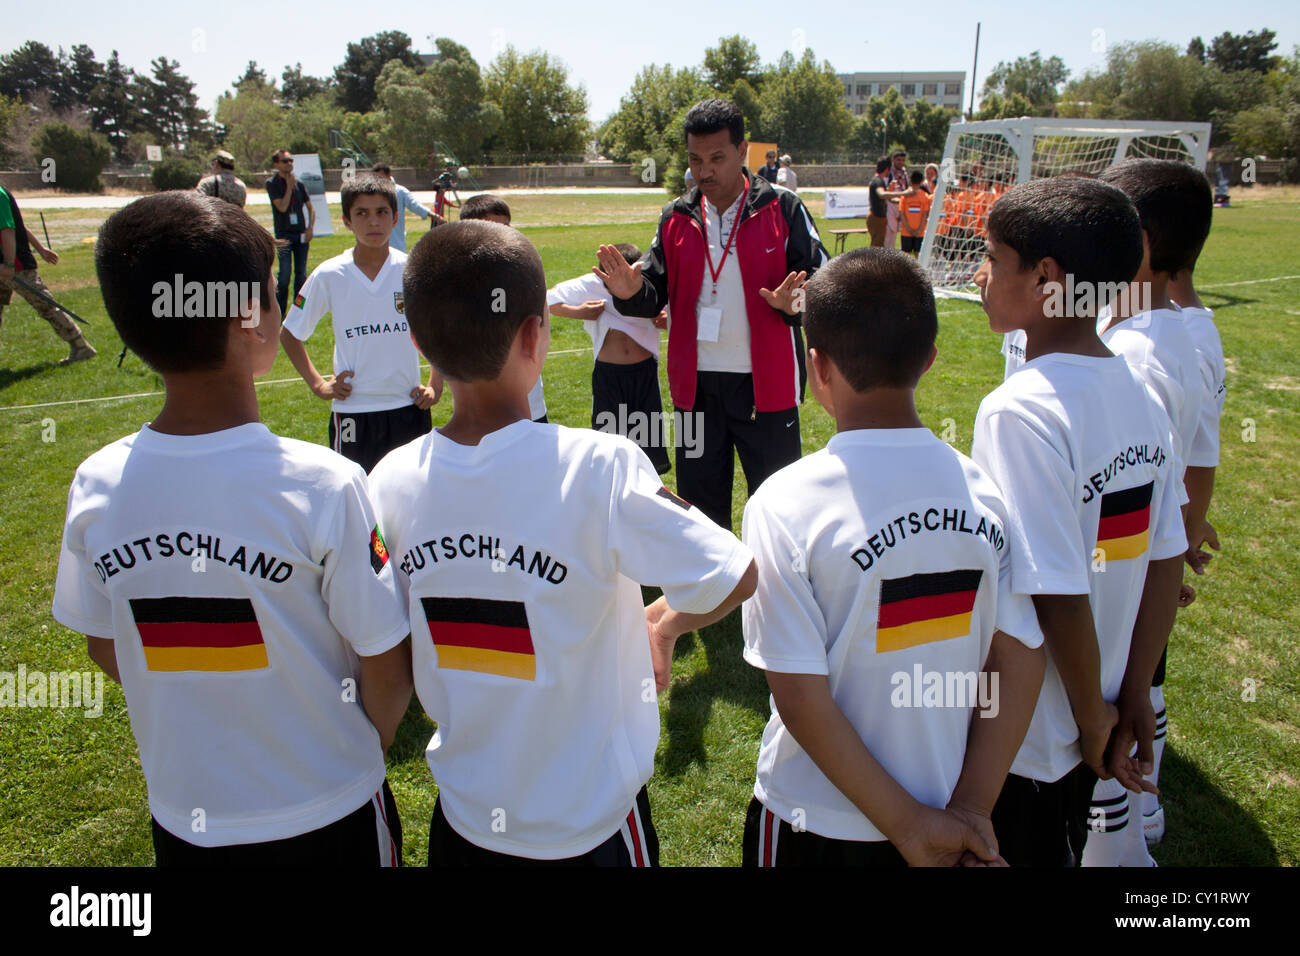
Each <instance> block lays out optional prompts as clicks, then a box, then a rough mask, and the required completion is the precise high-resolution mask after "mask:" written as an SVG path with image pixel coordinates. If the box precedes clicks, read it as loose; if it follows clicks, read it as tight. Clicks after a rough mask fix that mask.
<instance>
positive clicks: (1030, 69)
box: [981, 50, 1070, 116]
mask: <svg viewBox="0 0 1300 956" xmlns="http://www.w3.org/2000/svg"><path fill="white" fill-rule="evenodd" d="M1069 75H1070V71H1069V70H1067V69H1066V68H1065V61H1063V60H1062V59H1061V58H1060V57H1059V56H1053V57H1049V58H1048V59H1047V60H1044V59H1043V58H1042V56H1041V55H1040V54H1039V52H1038V51H1037V50H1035V51H1034V52H1033V53H1031V54H1029V56H1022V57H1019V58H1017V59H1016V60H1015V62H1013V63H1006V62H1002V63H999V64H998V65H997V66H995V67H994V68H993V69H992V71H991V72H990V73H989V75H988V76H987V77H986V78H985V80H984V90H983V92H982V94H981V95H982V96H991V95H993V94H995V93H996V94H998V95H999V96H1000V97H1001V98H1002V100H1003V101H1004V102H1005V101H1006V100H1007V98H1008V97H1010V96H1011V95H1012V94H1015V93H1019V94H1020V95H1021V96H1022V97H1024V98H1025V99H1026V100H1028V101H1029V103H1030V109H1029V111H1028V112H1027V113H1025V114H1023V115H1026V116H1050V115H1051V114H1052V111H1053V108H1054V107H1055V106H1056V101H1057V100H1058V99H1059V98H1060V87H1061V85H1062V84H1063V83H1064V82H1065V81H1066V79H1067V78H1068V77H1069ZM982 112H983V111H982V110H981V113H982ZM1017 115H1020V114H1017Z"/></svg>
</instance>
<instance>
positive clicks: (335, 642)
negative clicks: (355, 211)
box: [54, 192, 411, 866]
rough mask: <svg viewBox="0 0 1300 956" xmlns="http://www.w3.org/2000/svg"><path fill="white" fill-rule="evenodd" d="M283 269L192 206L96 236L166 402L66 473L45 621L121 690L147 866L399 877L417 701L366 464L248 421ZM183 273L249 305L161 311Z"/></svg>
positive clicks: (200, 202)
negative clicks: (326, 869) (392, 758)
mask: <svg viewBox="0 0 1300 956" xmlns="http://www.w3.org/2000/svg"><path fill="white" fill-rule="evenodd" d="M273 254H274V248H273V246H272V243H271V239H270V237H269V236H268V235H267V233H266V231H265V230H264V229H262V228H261V227H260V226H258V225H257V223H255V222H254V221H253V220H252V219H251V218H249V216H248V215H246V214H245V213H244V212H243V210H241V209H239V208H237V207H235V206H232V205H230V204H229V203H224V202H221V201H220V200H218V199H215V198H211V197H204V196H199V195H198V194H196V193H189V192H168V193H160V194H158V195H156V196H147V197H145V198H143V199H138V200H136V201H135V202H133V203H131V204H130V205H129V206H127V207H126V208H124V209H123V210H121V211H120V212H117V213H115V214H114V215H112V216H111V217H109V219H108V221H107V222H105V223H104V226H103V228H102V229H101V230H100V233H99V240H98V242H97V243H96V245H95V265H96V270H97V273H98V277H99V283H100V289H101V291H102V293H103V296H104V302H105V305H106V306H107V309H108V313H109V316H110V318H112V320H113V324H114V325H115V326H116V327H117V330H118V332H119V334H120V335H121V336H122V340H123V342H124V343H126V344H127V345H128V346H129V347H130V348H131V350H132V351H134V352H135V353H136V354H137V355H139V356H140V357H141V358H142V359H143V360H144V361H145V362H146V363H147V364H148V365H149V366H150V367H151V368H153V369H154V370H156V371H157V372H159V373H160V374H161V375H162V377H163V382H164V385H165V387H166V392H167V397H166V400H165V402H164V404H163V408H162V411H160V412H159V413H158V415H157V416H156V417H155V418H154V420H153V421H152V422H150V423H149V424H147V425H145V426H144V427H143V428H141V429H140V431H139V432H137V433H136V434H134V435H130V436H128V437H126V438H123V439H121V440H120V441H117V442H114V443H113V444H111V445H108V446H106V447H105V448H103V449H102V450H100V451H98V452H96V453H95V454H94V455H92V456H90V457H89V458H87V459H86V461H84V462H83V463H82V464H81V467H79V468H78V469H77V475H76V478H75V479H74V480H73V483H72V488H71V491H70V492H69V494H68V514H67V524H66V526H65V528H64V534H63V547H62V551H61V554H60V557H59V571H58V579H57V581H56V583H55V588H54V617H55V618H56V619H57V620H58V621H59V622H60V623H62V624H64V625H66V626H67V627H69V628H72V629H73V630H76V631H80V632H82V633H84V634H86V635H87V637H86V641H87V647H88V649H89V652H90V656H91V658H92V659H93V660H94V661H95V662H96V663H97V664H99V666H100V667H102V668H103V669H104V671H105V672H106V673H107V674H108V675H109V677H110V678H112V679H114V680H117V681H120V682H121V684H122V689H123V691H124V693H125V695H126V704H127V710H128V712H129V714H130V719H131V729H132V731H133V732H134V734H135V738H136V743H137V745H138V747H139V752H140V763H141V766H142V767H143V770H144V776H145V781H146V783H147V785H148V792H149V809H150V811H151V813H152V815H153V841H154V849H155V852H156V856H157V862H158V864H159V865H160V866H168V865H180V866H224V865H238V866H339V865H344V864H346V865H369V866H375V865H381V864H382V865H390V866H391V865H397V864H398V863H399V861H400V859H401V825H400V822H399V821H398V818H397V814H396V808H395V807H394V805H393V800H392V794H391V793H390V792H389V789H388V785H387V783H386V782H385V779H384V777H385V771H384V748H386V747H387V746H388V744H389V743H391V741H392V739H393V735H394V733H395V732H396V729H397V725H398V723H399V721H400V720H401V718H402V715H403V714H404V713H405V711H406V706H407V704H408V703H409V702H410V697H411V671H410V666H411V665H410V649H409V646H408V645H407V643H406V636H407V633H408V631H409V624H408V622H407V621H406V619H405V616H404V615H403V613H402V608H401V604H400V603H399V602H400V598H399V597H398V592H397V586H396V583H395V581H394V572H393V569H392V567H391V566H390V564H389V562H388V555H387V552H386V551H385V550H384V545H383V539H382V538H381V537H380V536H379V533H378V528H377V524H376V522H375V517H374V513H373V510H372V508H371V505H370V500H369V496H368V493H367V490H366V481H365V476H364V475H363V473H362V471H361V469H360V468H358V467H357V466H356V465H355V464H352V463H351V462H348V461H345V460H344V459H343V458H340V457H339V456H338V455H336V454H334V453H333V452H332V451H329V450H328V449H326V448H322V447H321V446H319V445H312V444H308V443H306V442H300V441H294V440H292V439H286V438H279V437H277V436H275V435H273V434H271V433H270V432H269V431H267V429H266V426H264V425H262V424H261V423H260V422H259V420H258V407H257V395H256V392H255V391H254V388H253V379H254V377H255V376H258V375H264V374H265V373H266V372H267V371H268V370H269V369H270V368H271V364H272V363H273V362H274V360H275V355H276V350H277V348H278V345H279V343H278V333H279V329H280V310H279V307H278V305H277V304H276V301H275V297H274V295H273V291H272V284H271V276H270V270H271V261H272V258H273ZM178 275H179V276H181V277H183V281H184V282H185V284H186V287H187V288H188V286H189V284H190V283H191V282H200V283H220V284H222V286H223V287H224V288H229V287H230V286H235V287H237V288H238V289H239V290H240V291H239V293H238V297H239V301H238V302H235V301H232V300H229V299H227V300H226V303H225V304H224V305H222V306H221V307H220V310H219V311H218V312H217V313H216V314H209V315H204V316H198V317H189V316H176V317H174V318H172V317H167V318H165V319H161V320H160V319H158V318H152V316H154V315H155V313H154V311H152V308H151V306H152V305H153V304H154V302H155V301H156V298H155V291H154V288H155V283H158V282H161V283H164V284H167V285H170V284H171V282H172V280H173V277H174V276H178ZM177 281H178V282H179V281H181V280H177ZM208 301H212V299H211V298H210V299H209V300H208ZM250 313H251V316H250ZM349 688H351V689H350V690H349Z"/></svg>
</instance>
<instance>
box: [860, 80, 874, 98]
mask: <svg viewBox="0 0 1300 956" xmlns="http://www.w3.org/2000/svg"><path fill="white" fill-rule="evenodd" d="M870 95H871V84H869V83H859V84H858V96H870Z"/></svg>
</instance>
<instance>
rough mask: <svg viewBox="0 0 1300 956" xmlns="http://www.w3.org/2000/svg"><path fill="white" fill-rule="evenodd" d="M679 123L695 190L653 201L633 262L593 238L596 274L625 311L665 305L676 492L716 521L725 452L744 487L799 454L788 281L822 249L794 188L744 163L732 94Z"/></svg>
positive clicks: (813, 263) (726, 503) (799, 340)
mask: <svg viewBox="0 0 1300 956" xmlns="http://www.w3.org/2000/svg"><path fill="white" fill-rule="evenodd" d="M685 127H686V143H687V150H688V156H689V160H690V167H691V172H692V173H693V174H694V176H695V180H696V183H697V185H696V187H695V188H694V189H692V190H691V191H690V192H689V193H687V195H685V196H683V197H681V198H680V199H676V200H674V201H672V202H670V203H668V204H667V205H666V206H665V207H664V210H663V213H662V215H661V216H660V218H659V229H658V232H657V233H656V235H655V239H654V242H653V244H652V245H651V247H650V250H649V251H648V252H647V253H646V254H645V256H644V257H642V259H641V261H640V262H638V263H636V265H635V266H628V265H627V263H626V262H625V261H624V260H623V259H622V257H621V256H620V255H619V254H618V252H617V250H615V249H614V248H613V247H612V246H602V247H601V249H600V252H599V253H598V258H599V260H600V263H601V265H600V268H598V269H597V270H596V272H597V274H598V275H599V276H600V277H601V278H602V279H604V280H605V284H606V286H607V287H608V288H609V290H610V292H611V294H612V295H613V296H614V300H615V306H616V307H617V308H618V310H619V311H620V312H622V313H624V314H625V315H635V316H645V317H653V316H655V315H657V314H658V313H659V311H660V309H662V308H663V307H664V306H665V305H667V306H668V309H669V314H670V316H671V325H670V327H669V333H668V386H669V391H670V392H671V395H672V400H673V406H674V408H675V409H676V410H677V411H678V412H680V413H682V414H686V413H691V416H692V417H691V421H690V423H688V424H685V425H681V424H679V425H678V426H677V429H676V430H677V434H676V435H675V436H674V437H675V445H676V468H677V491H678V494H679V495H681V497H683V498H685V499H686V500H687V501H689V502H691V503H692V504H694V505H696V506H697V507H698V508H699V509H700V510H701V511H703V512H704V513H705V514H706V515H708V516H709V517H710V518H712V519H713V520H714V521H715V522H717V523H718V524H720V525H722V526H723V527H730V526H731V485H732V467H733V466H732V462H733V449H734V450H735V452H738V453H739V455H740V464H741V467H742V468H743V469H744V472H745V479H746V482H747V484H748V486H749V492H750V493H751V494H752V493H753V492H754V490H755V489H756V488H757V487H758V486H759V485H760V484H761V483H762V482H763V480H764V479H765V478H767V476H768V475H770V474H772V473H773V472H775V471H777V470H778V469H780V468H782V467H784V466H785V465H787V464H789V463H790V462H792V461H795V460H797V459H798V458H799V456H800V445H799V407H798V406H799V401H800V399H801V397H802V392H803V382H802V380H801V379H802V372H803V361H802V360H803V355H802V352H803V336H802V333H801V330H800V328H799V326H800V319H799V314H798V313H799V306H800V305H801V300H802V293H801V292H800V286H802V284H803V282H804V281H805V280H806V279H807V277H808V276H809V275H811V274H812V273H813V272H814V271H815V270H816V269H817V268H818V267H819V266H821V265H822V264H824V263H825V262H826V261H827V260H828V258H829V257H828V256H827V254H826V249H825V247H824V246H823V245H822V243H821V239H820V238H819V237H818V235H817V228H816V226H815V225H814V224H813V221H812V216H811V215H809V213H808V210H807V209H806V208H805V207H804V205H803V203H802V202H801V201H800V199H799V197H798V196H797V195H795V194H794V193H792V192H790V191H789V190H786V189H782V188H778V187H774V186H772V185H771V184H770V183H768V182H767V181H766V180H765V179H763V178H762V177H760V176H754V175H751V174H750V173H749V171H748V170H746V169H745V167H744V165H743V162H744V156H745V151H746V144H745V142H744V132H743V118H742V116H741V113H740V110H739V109H738V108H737V107H736V106H735V105H734V104H732V103H729V102H727V101H725V100H705V101H703V102H701V103H697V104H696V105H695V106H694V107H692V108H691V110H690V112H689V113H688V114H687V117H686V124H685ZM746 344H747V347H746ZM691 428H693V429H694V430H693V431H691ZM687 440H692V441H693V444H686V442H687Z"/></svg>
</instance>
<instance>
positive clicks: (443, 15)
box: [0, 0, 1300, 122]
mask: <svg viewBox="0 0 1300 956" xmlns="http://www.w3.org/2000/svg"><path fill="white" fill-rule="evenodd" d="M15 2H21V0H15ZM850 7H851V8H854V9H855V11H866V10H867V9H868V8H867V7H866V5H865V4H862V3H861V2H860V0H848V2H845V0H837V2H830V0H803V2H796V3H790V2H774V0H767V2H761V3H756V2H753V0H745V2H743V3H734V4H719V3H710V4H701V3H685V2H682V0H660V2H651V0H645V2H633V3H629V2H627V0H623V2H620V3H609V4H597V3H591V2H584V3H574V2H546V0H540V2H539V0H527V2H525V0H495V2H494V0H487V2H480V3H459V4H446V3H438V4H434V3H430V2H428V0H390V2H388V3H376V4H374V5H373V6H372V5H370V4H366V3H357V2H355V0H350V2H344V0H319V2H316V3H289V4H280V3H266V2H251V0H229V2H225V3H221V2H212V3H207V4H202V5H199V4H193V3H183V2H182V3H178V2H175V0H171V2H163V0H127V2H113V0H107V2H105V0H64V2H58V3H43V4H42V3H34V2H33V3H24V4H23V9H22V16H21V17H7V18H6V22H5V28H4V33H3V36H2V38H0V52H8V51H9V50H11V49H13V48H14V47H16V46H19V45H21V44H22V43H23V42H25V41H27V40H39V41H41V42H42V43H45V44H47V45H48V46H50V47H51V48H57V47H58V46H60V45H62V46H63V47H64V48H65V49H66V48H70V47H71V46H73V45H74V44H77V43H86V44H88V45H89V46H90V47H91V48H92V49H93V50H94V51H95V54H96V56H97V57H98V58H99V59H100V60H104V59H107V57H108V55H109V53H110V51H112V50H113V49H116V50H117V51H118V53H119V55H120V56H121V58H122V61H123V63H125V64H126V65H128V66H131V67H134V68H135V69H136V71H137V72H145V73H147V72H148V70H149V61H150V60H151V59H153V58H154V57H156V56H160V55H161V56H167V57H169V58H171V59H175V60H179V61H180V64H181V68H182V70H183V71H184V72H185V73H186V74H187V75H188V76H189V77H190V78H191V79H193V80H194V81H195V83H196V84H197V89H198V93H199V96H200V101H201V105H202V106H203V107H204V108H206V109H208V110H212V109H213V108H214V104H215V101H216V98H217V96H218V95H219V94H220V93H221V92H222V91H223V90H225V89H228V88H229V86H230V84H231V83H232V82H233V81H234V79H235V78H236V77H237V76H239V75H240V74H241V73H242V72H243V69H244V66H245V64H246V63H247V62H248V61H249V60H250V59H252V60H256V61H257V62H258V64H259V65H260V66H261V67H262V68H263V69H264V70H266V71H267V73H268V74H270V75H272V76H275V77H277V78H278V77H279V74H280V71H281V70H282V69H283V68H284V66H285V65H286V64H292V63H296V62H299V61H301V62H302V65H303V69H304V71H305V72H307V73H310V74H313V75H317V76H320V75H326V74H329V73H332V71H333V68H334V67H335V66H336V65H337V64H338V63H340V62H342V60H343V56H344V53H345V51H346V47H347V43H348V41H349V40H358V39H360V38H361V37H363V36H367V35H370V34H373V33H377V32H379V31H381V30H390V29H394V30H402V31H404V32H406V33H407V34H408V35H410V37H411V39H412V40H413V42H414V46H415V48H416V49H417V50H419V51H420V52H429V51H431V50H432V49H433V44H432V42H431V40H430V39H429V36H430V34H433V35H434V36H449V37H451V38H452V39H454V40H456V41H457V42H459V43H462V44H464V45H465V46H466V47H468V48H469V50H470V52H471V53H472V54H473V55H474V57H475V59H477V60H478V62H479V64H480V66H487V64H488V63H489V62H490V61H491V60H492V58H493V57H494V55H495V53H496V51H497V50H499V49H500V48H502V47H504V46H505V45H506V44H513V45H514V46H515V47H517V48H519V49H521V50H532V49H537V48H541V49H543V50H546V51H547V52H549V53H551V54H552V55H554V56H558V57H559V58H560V59H561V60H563V61H564V62H565V64H566V65H567V66H568V68H569V70H570V79H571V81H572V82H577V83H581V84H583V85H584V86H585V87H586V90H587V94H588V99H589V103H590V107H591V109H590V115H591V117H592V119H593V120H595V121H597V122H599V121H601V120H603V119H604V118H605V117H606V116H608V115H609V114H610V113H611V112H613V111H614V110H615V109H616V108H617V107H618V101H619V98H620V97H621V96H622V95H623V94H624V93H625V92H626V91H627V89H628V87H629V85H630V84H631V82H632V78H633V77H634V76H635V75H636V73H637V71H638V70H639V69H640V68H641V67H642V66H644V65H646V64H648V63H665V62H668V63H672V64H673V65H674V66H691V65H697V64H698V63H699V62H700V60H701V58H702V57H703V54H704V50H705V49H706V48H707V47H709V46H711V45H713V44H714V43H716V42H717V39H718V38H719V37H721V36H728V35H730V34H733V33H740V34H743V35H745V36H747V37H749V39H751V40H752V41H753V42H754V43H755V44H756V45H757V47H758V52H759V54H760V55H761V56H762V58H763V60H764V61H765V62H768V61H775V60H776V59H777V58H778V57H780V55H781V53H782V52H783V51H784V50H787V49H793V48H794V47H795V46H796V45H797V44H798V42H799V40H800V39H801V38H802V41H803V43H804V44H806V45H807V46H809V47H811V48H812V49H813V51H814V52H815V53H816V54H817V56H818V58H819V59H826V60H829V61H830V62H831V63H832V64H833V65H834V67H835V69H836V70H837V71H838V72H841V73H850V72H856V71H859V70H908V69H911V70H921V69H924V70H962V71H964V72H966V73H967V74H969V72H970V68H971V53H972V49H973V46H974V40H975V21H976V19H977V17H978V18H979V19H981V20H982V22H983V28H982V31H981V36H980V53H979V70H978V74H977V84H980V83H982V82H983V79H984V76H985V75H986V74H987V72H988V70H989V69H990V68H991V67H993V66H994V65H995V64H996V63H997V62H998V61H999V60H1006V59H1014V58H1015V57H1017V56H1022V55H1025V54H1027V53H1029V52H1031V51H1033V50H1040V51H1041V52H1042V54H1043V55H1044V56H1045V57H1046V56H1053V55H1054V56H1059V57H1061V58H1062V59H1063V60H1064V61H1065V63H1066V65H1067V66H1068V67H1069V68H1070V71H1071V75H1072V76H1077V75H1081V74H1082V73H1084V72H1086V71H1087V70H1088V69H1089V68H1092V67H1096V66H1099V65H1101V64H1103V63H1104V60H1105V57H1104V54H1103V53H1100V52H1096V50H1095V47H1097V46H1100V45H1101V43H1122V42H1126V41H1131V40H1145V39H1160V40H1165V41H1168V42H1171V43H1174V44H1176V45H1177V46H1178V47H1179V48H1180V49H1181V48H1184V47H1185V46H1186V44H1187V41H1188V40H1190V39H1191V38H1192V37H1193V36H1197V35H1199V36H1201V37H1203V38H1204V39H1205V41H1206V43H1207V45H1208V43H1209V41H1210V39H1211V38H1212V37H1214V36H1216V35H1217V34H1219V33H1222V32H1223V31H1225V30H1230V31H1232V32H1233V33H1245V32H1246V31H1247V30H1255V31H1258V30H1260V29H1262V28H1269V29H1271V30H1274V31H1275V32H1276V33H1277V39H1278V50H1277V51H1276V52H1279V53H1283V54H1290V52H1291V50H1292V47H1293V46H1295V45H1296V44H1297V43H1300V13H1297V10H1300V5H1297V4H1296V3H1295V0H1252V2H1250V3H1231V4H1229V3H1223V2H1222V0H1219V2H1211V0H1148V2H1133V0H1124V2H1120V0H1099V2H1094V3H1091V4H1082V3H1060V2H1052V0H1046V2H1035V3H1028V2H1021V0H1017V2H994V3H990V4H984V5H981V4H973V3H962V2H957V0H924V2H899V0H895V2H892V3H879V4H874V5H873V6H872V7H871V8H870V9H872V10H877V11H879V12H878V13H874V14H873V13H868V12H853V13H849V12H847V10H848V9H849V8H850ZM981 7H982V8H983V9H982V12H980V13H978V14H977V13H976V12H975V11H977V10H980V9H981ZM899 11H912V12H914V14H915V16H913V17H911V18H909V17H906V16H900V15H899ZM1097 31H1101V32H1097ZM918 33H919V34H920V35H921V36H922V37H923V39H924V42H923V44H922V45H920V46H918V45H916V44H915V43H908V42H905V41H904V39H903V37H904V35H905V34H907V35H910V36H912V37H915V36H917V35H918ZM1099 41H1100V42H1099ZM967 90H968V92H967V97H969V86H968V87H967Z"/></svg>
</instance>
